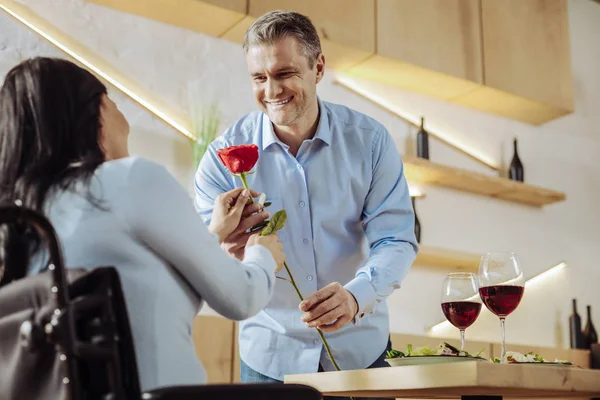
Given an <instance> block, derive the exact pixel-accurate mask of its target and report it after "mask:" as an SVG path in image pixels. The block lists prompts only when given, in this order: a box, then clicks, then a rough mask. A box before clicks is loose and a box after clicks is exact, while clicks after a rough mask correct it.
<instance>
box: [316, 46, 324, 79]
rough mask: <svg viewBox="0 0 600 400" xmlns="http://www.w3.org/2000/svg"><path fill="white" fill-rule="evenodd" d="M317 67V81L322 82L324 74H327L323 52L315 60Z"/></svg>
mask: <svg viewBox="0 0 600 400" xmlns="http://www.w3.org/2000/svg"><path fill="white" fill-rule="evenodd" d="M315 68H316V69H317V82H316V83H319V82H321V79H323V75H325V56H324V55H323V53H321V54H319V56H318V57H317V59H316V60H315Z"/></svg>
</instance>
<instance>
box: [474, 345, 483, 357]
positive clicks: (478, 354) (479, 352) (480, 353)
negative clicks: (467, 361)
mask: <svg viewBox="0 0 600 400" xmlns="http://www.w3.org/2000/svg"><path fill="white" fill-rule="evenodd" d="M484 350H485V347H484V348H483V349H481V350H479V351H478V352H477V354H475V357H481V355H482V354H483V351H484Z"/></svg>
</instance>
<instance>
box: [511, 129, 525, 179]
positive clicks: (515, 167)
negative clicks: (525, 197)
mask: <svg viewBox="0 0 600 400" xmlns="http://www.w3.org/2000/svg"><path fill="white" fill-rule="evenodd" d="M513 147H514V154H513V158H512V161H511V162H510V168H509V170H508V177H509V178H510V179H512V180H513V181H520V182H523V180H524V172H523V164H522V163H521V159H520V158H519V152H518V151H517V139H514V140H513Z"/></svg>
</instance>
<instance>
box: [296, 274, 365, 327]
mask: <svg viewBox="0 0 600 400" xmlns="http://www.w3.org/2000/svg"><path fill="white" fill-rule="evenodd" d="M300 311H304V314H302V322H305V323H306V325H307V326H308V327H309V328H319V329H320V330H321V331H323V332H335V331H337V330H338V329H341V328H342V327H344V326H345V325H346V324H347V323H348V322H350V321H352V319H353V318H354V316H355V315H356V313H357V312H358V303H357V302H356V299H355V298H354V296H353V295H352V293H350V292H349V291H348V290H346V288H344V287H343V286H342V285H341V284H340V283H339V282H333V283H330V284H329V285H327V286H325V287H324V288H323V289H321V290H319V291H317V292H315V293H314V294H313V295H311V296H310V297H307V298H306V299H304V301H303V302H302V303H300Z"/></svg>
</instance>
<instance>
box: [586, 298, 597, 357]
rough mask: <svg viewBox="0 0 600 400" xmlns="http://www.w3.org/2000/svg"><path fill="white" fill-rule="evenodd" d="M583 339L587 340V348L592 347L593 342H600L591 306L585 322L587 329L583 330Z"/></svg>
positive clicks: (588, 307) (588, 308)
mask: <svg viewBox="0 0 600 400" xmlns="http://www.w3.org/2000/svg"><path fill="white" fill-rule="evenodd" d="M583 339H584V340H585V345H586V346H585V348H586V349H589V348H591V347H592V344H594V343H598V333H597V332H596V328H595V327H594V323H593V322H592V307H591V306H587V323H586V324H585V329H584V330H583Z"/></svg>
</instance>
